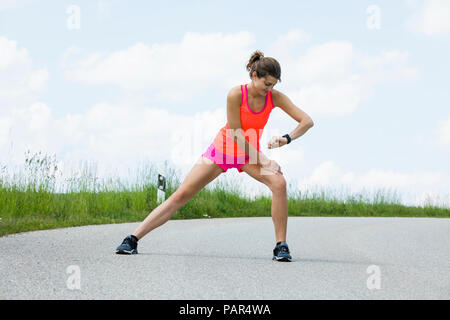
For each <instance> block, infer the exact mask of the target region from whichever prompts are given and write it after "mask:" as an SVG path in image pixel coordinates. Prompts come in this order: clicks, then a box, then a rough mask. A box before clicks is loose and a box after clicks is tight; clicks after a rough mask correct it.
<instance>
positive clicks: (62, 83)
mask: <svg viewBox="0 0 450 320" xmlns="http://www.w3.org/2000/svg"><path fill="white" fill-rule="evenodd" d="M73 6H75V7H73ZM73 8H75V9H79V16H78V13H77V12H74V11H72V9H73ZM373 10H375V11H373ZM77 17H79V18H80V19H79V24H77V23H76V21H77V20H76V18H77ZM74 19H75V20H74ZM449 20H450V4H449V3H448V1H438V0H433V1H432V0H430V1H425V0H424V1H418V0H417V1H414V0H409V1H395V2H393V1H339V2H337V1H314V2H313V1H279V2H274V1H257V2H255V1H245V2H242V1H227V2H226V3H225V2H223V1H132V2H130V1H106V0H102V1H58V2H55V1H39V2H38V1H33V0H0V59H3V61H4V62H3V64H2V65H0V84H2V85H3V93H2V92H1V91H0V150H1V153H2V157H1V158H0V161H2V162H3V163H7V164H10V165H13V164H20V163H22V162H23V161H24V157H23V154H24V151H25V150H26V149H27V148H28V149H32V150H36V151H38V150H44V151H46V152H48V153H54V154H56V155H57V158H58V159H60V161H61V167H64V163H65V164H66V165H65V166H66V167H69V164H68V163H70V162H71V161H75V160H88V159H92V160H93V161H96V162H98V163H99V166H100V167H105V168H106V167H108V168H114V169H117V170H119V171H126V169H127V168H130V167H134V166H136V163H137V161H138V160H139V159H149V160H151V161H156V162H160V161H163V160H167V159H170V160H171V161H172V163H173V164H174V165H175V166H176V167H177V168H178V169H179V170H180V173H181V174H182V175H185V174H186V173H187V172H188V170H189V169H190V168H191V167H192V165H193V163H194V161H195V160H196V159H197V157H198V156H200V154H201V153H202V152H203V151H204V150H206V148H207V146H208V145H209V143H210V142H211V141H212V139H213V137H214V135H215V133H216V132H217V131H218V130H219V129H220V127H221V126H223V125H224V124H225V121H226V113H225V107H226V106H225V99H226V94H227V92H228V90H229V89H230V88H231V87H232V86H235V85H239V84H243V83H249V81H250V80H249V78H248V75H247V74H246V71H245V64H246V62H247V60H248V58H249V56H250V55H251V53H252V52H253V51H254V50H256V49H258V50H261V51H263V52H264V53H265V55H266V56H273V57H275V58H276V59H278V61H279V62H280V64H281V67H282V76H281V78H282V82H281V83H279V84H277V86H276V88H277V89H278V90H280V91H282V92H285V93H286V94H287V95H288V96H289V97H290V98H291V100H292V101H293V102H294V103H295V104H296V105H297V106H299V107H300V108H301V109H302V110H304V111H305V112H306V113H308V114H309V115H310V116H311V117H312V118H313V120H314V122H315V126H314V127H313V128H312V129H311V130H310V131H309V132H307V133H306V134H305V135H304V136H302V137H300V138H299V139H297V140H295V141H294V142H293V143H292V144H290V145H289V146H287V147H286V148H284V149H283V148H280V149H278V150H274V151H268V150H266V151H267V152H266V154H268V155H269V157H272V158H274V159H275V160H277V162H279V163H280V165H281V167H282V169H283V168H284V169H285V170H284V172H285V175H286V177H287V178H288V180H290V181H291V182H292V183H293V184H294V185H295V186H296V187H298V188H299V189H301V190H306V189H307V188H308V187H309V186H312V185H317V186H323V187H327V186H332V187H335V188H340V186H341V185H342V184H348V185H350V186H351V187H352V188H354V190H355V191H356V190H360V189H361V188H369V189H370V188H393V189H396V190H398V191H399V192H400V194H402V195H404V196H402V198H403V201H404V202H405V203H413V204H421V203H423V201H424V199H426V198H427V197H429V198H433V199H436V200H435V201H436V202H437V203H438V202H444V203H447V204H448V203H449V201H450V188H449V187H448V186H449V182H450V165H449V163H450V161H449V160H450V108H449V102H450V91H449V90H448V89H449V87H448V74H449V71H450V70H449V69H450V67H449V62H448V56H450V47H449V43H450V41H449V36H450V26H449V22H448V21H449ZM74 21H75V24H76V25H75V29H73V28H72V29H71V28H70V27H68V23H69V24H70V23H72V25H71V26H74V25H73V23H74ZM2 51H3V53H1V52H2ZM193 70H195V72H194V71H193ZM24 79H25V80H24ZM23 81H25V82H23ZM295 126H296V123H295V122H294V121H293V120H292V119H289V118H288V116H287V115H285V114H282V113H281V112H280V111H279V110H275V111H274V113H273V114H272V117H271V119H270V120H269V123H268V125H267V127H266V128H267V129H266V132H265V133H266V134H267V135H268V136H266V137H263V139H264V138H266V139H267V140H270V137H271V136H272V135H282V134H284V133H289V132H291V131H292V130H293V129H294V128H295ZM2 127H3V128H2ZM183 133H184V134H183ZM180 136H181V137H184V139H187V140H182V142H180V141H181V140H180ZM186 137H187V138H186ZM11 141H13V143H14V147H13V148H12V147H11ZM177 142H178V143H179V144H183V145H184V146H186V144H188V145H189V147H187V148H185V151H184V152H185V153H186V154H185V156H183V159H185V160H184V161H181V160H179V159H178V160H177V159H175V158H174V153H173V152H174V150H173V149H174V147H173V146H175V147H177ZM106 171H107V169H105V172H106ZM244 175H245V174H242V175H239V174H237V172H229V173H227V176H226V177H225V176H224V175H222V176H221V177H220V178H219V179H222V180H226V179H231V180H232V181H235V183H236V181H240V182H241V183H242V185H245V186H248V189H251V190H258V192H260V193H262V192H266V191H267V190H265V188H264V187H261V186H258V183H257V182H255V181H251V178H250V177H248V176H247V177H245V176H244ZM233 179H235V180H233ZM251 186H254V187H256V186H258V188H252V187H251Z"/></svg>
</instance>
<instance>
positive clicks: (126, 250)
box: [116, 235, 138, 254]
mask: <svg viewBox="0 0 450 320" xmlns="http://www.w3.org/2000/svg"><path fill="white" fill-rule="evenodd" d="M137 241H138V240H137V238H136V237H135V236H132V235H129V236H127V237H126V238H125V239H123V242H122V244H121V245H120V246H118V247H117V249H116V253H117V254H137V253H138V252H137Z"/></svg>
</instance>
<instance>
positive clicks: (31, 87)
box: [0, 36, 49, 114]
mask: <svg viewBox="0 0 450 320" xmlns="http://www.w3.org/2000/svg"><path fill="white" fill-rule="evenodd" d="M48 78H49V74H48V71H47V69H45V68H41V69H35V68H34V67H33V63H32V60H31V58H30V57H29V54H28V51H27V50H26V49H25V48H19V47H18V45H17V42H16V41H11V40H8V39H7V38H5V37H2V36H0V114H1V113H5V112H7V111H8V110H10V109H11V108H12V107H13V106H17V105H23V104H29V103H31V101H33V100H34V99H36V98H37V96H38V94H40V93H42V92H44V91H45V90H46V89H47V83H48Z"/></svg>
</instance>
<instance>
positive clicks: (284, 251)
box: [272, 242, 292, 262]
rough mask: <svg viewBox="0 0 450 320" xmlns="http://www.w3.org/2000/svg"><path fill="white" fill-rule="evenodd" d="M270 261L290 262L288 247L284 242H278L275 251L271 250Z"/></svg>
mask: <svg viewBox="0 0 450 320" xmlns="http://www.w3.org/2000/svg"><path fill="white" fill-rule="evenodd" d="M272 260H277V261H286V262H289V261H291V260H292V257H291V255H290V254H289V247H288V245H287V243H286V242H280V243H279V244H277V245H276V246H275V249H273V258H272Z"/></svg>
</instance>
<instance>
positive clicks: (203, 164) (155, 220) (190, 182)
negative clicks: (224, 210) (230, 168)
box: [133, 157, 223, 239]
mask: <svg viewBox="0 0 450 320" xmlns="http://www.w3.org/2000/svg"><path fill="white" fill-rule="evenodd" d="M222 172H223V170H222V168H221V167H219V166H218V165H216V164H215V163H213V162H212V161H211V160H209V159H207V158H204V157H201V159H199V161H197V163H196V164H195V165H194V167H193V168H192V169H191V171H190V172H189V173H188V175H187V176H186V178H185V179H184V181H183V182H182V183H181V185H180V187H179V188H178V189H177V190H176V191H175V192H174V193H173V194H172V195H171V196H170V197H169V198H168V199H167V200H166V201H164V202H163V203H161V204H160V205H159V206H158V207H156V208H155V209H154V210H153V211H152V212H151V213H150V214H149V215H148V216H147V218H145V220H144V221H142V223H141V224H140V225H139V226H138V228H137V229H136V230H135V231H134V233H133V235H134V236H135V237H137V238H138V239H141V238H142V237H143V236H145V235H146V234H147V233H149V232H150V231H152V230H153V229H155V228H157V227H159V226H161V225H162V224H164V223H166V222H167V221H168V220H169V219H170V218H171V217H172V216H173V215H174V214H175V212H176V211H177V210H178V209H179V208H180V207H182V206H183V205H185V204H186V203H187V202H188V201H189V200H190V199H192V197H194V196H195V195H196V194H197V193H198V192H199V191H200V190H201V189H203V188H204V187H205V186H206V185H207V184H208V183H210V182H211V181H213V180H214V179H215V178H217V177H218V176H219V175H220V174H221V173H222Z"/></svg>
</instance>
